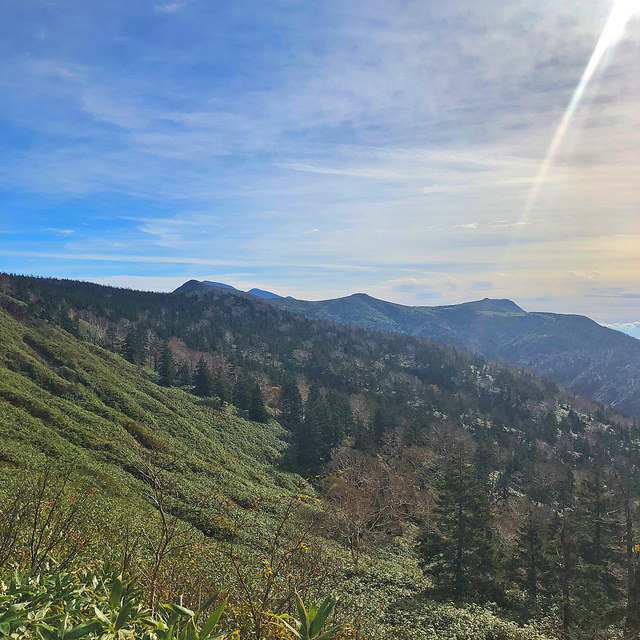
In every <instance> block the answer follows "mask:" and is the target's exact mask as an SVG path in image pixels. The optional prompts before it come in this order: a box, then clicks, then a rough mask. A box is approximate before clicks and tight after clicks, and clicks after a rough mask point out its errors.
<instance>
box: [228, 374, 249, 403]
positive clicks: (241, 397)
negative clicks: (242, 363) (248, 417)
mask: <svg viewBox="0 0 640 640" xmlns="http://www.w3.org/2000/svg"><path fill="white" fill-rule="evenodd" d="M253 387H254V383H252V381H251V379H250V378H248V377H247V376H246V375H245V374H244V373H242V374H241V375H240V377H239V378H238V380H237V381H236V383H235V385H234V387H233V396H232V400H233V404H234V405H235V406H236V407H238V409H244V410H245V411H246V410H248V409H249V406H250V404H251V399H252V394H253V390H254V389H253Z"/></svg>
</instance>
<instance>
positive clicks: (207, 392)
mask: <svg viewBox="0 0 640 640" xmlns="http://www.w3.org/2000/svg"><path fill="white" fill-rule="evenodd" d="M193 385H194V389H193V392H194V393H195V394H196V395H197V396H200V397H201V398H209V397H211V396H212V395H213V376H212V375H211V371H210V370H209V367H208V366H207V363H206V361H205V359H204V358H200V361H199V362H198V366H197V367H196V373H195V375H194V376H193Z"/></svg>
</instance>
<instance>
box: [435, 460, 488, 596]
mask: <svg viewBox="0 0 640 640" xmlns="http://www.w3.org/2000/svg"><path fill="white" fill-rule="evenodd" d="M433 515H434V523H435V525H436V530H435V531H433V532H431V533H430V534H428V535H427V536H426V539H425V541H424V542H425V544H424V551H425V555H426V560H427V562H428V565H429V567H430V569H431V573H432V575H433V579H434V581H435V582H436V583H437V584H439V585H440V586H441V587H443V588H444V589H445V590H447V591H449V592H450V593H451V594H453V595H454V596H456V597H462V596H465V595H471V594H475V595H480V594H484V595H488V593H489V592H490V591H491V587H492V584H493V582H494V581H495V578H496V577H497V576H496V573H497V567H496V559H495V558H494V553H493V539H492V533H491V511H490V507H489V502H488V500H487V498H486V495H485V493H484V492H483V491H482V489H481V487H480V485H479V483H478V481H477V478H476V474H475V470H474V468H473V465H471V464H470V463H469V462H468V461H467V460H466V456H465V454H464V453H463V451H461V450H460V451H456V452H454V453H453V456H452V459H451V460H450V463H449V464H448V466H447V468H446V469H445V470H444V472H443V473H442V475H441V480H440V482H439V495H438V500H437V504H436V508H435V510H434V513H433Z"/></svg>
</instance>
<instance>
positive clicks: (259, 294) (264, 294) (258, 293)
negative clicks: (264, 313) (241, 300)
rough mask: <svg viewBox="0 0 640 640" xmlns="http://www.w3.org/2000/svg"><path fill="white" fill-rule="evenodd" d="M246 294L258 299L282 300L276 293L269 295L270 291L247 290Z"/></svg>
mask: <svg viewBox="0 0 640 640" xmlns="http://www.w3.org/2000/svg"><path fill="white" fill-rule="evenodd" d="M247 293H250V294H251V295H252V296H256V297H258V298H264V299H265V300H273V299H275V298H282V296H279V295H278V294H277V293H271V291H265V290H264V289H255V288H254V289H249V291H247Z"/></svg>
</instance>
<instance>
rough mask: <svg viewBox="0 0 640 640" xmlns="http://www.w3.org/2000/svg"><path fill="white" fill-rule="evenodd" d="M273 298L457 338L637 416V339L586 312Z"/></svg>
mask: <svg viewBox="0 0 640 640" xmlns="http://www.w3.org/2000/svg"><path fill="white" fill-rule="evenodd" d="M273 303H274V304H277V305H278V306H280V307H282V308H285V309H289V310H290V311H295V312H297V313H302V314H304V315H306V316H308V317H310V318H316V319H322V320H333V321H335V322H340V323H346V324H358V325H361V326H365V327H369V328H372V329H380V330H383V331H392V332H396V333H404V334H408V335H412V336H417V337H422V338H435V339H436V340H440V341H441V342H445V343H447V344H455V345H460V346H462V347H465V348H466V349H470V350H471V351H474V352H476V353H479V354H481V355H483V356H485V357H487V358H494V359H495V358H498V359H504V360H507V361H509V362H513V363H515V364H518V365H522V366H526V367H529V368H531V369H532V370H533V371H535V372H536V373H537V374H539V375H542V376H544V377H545V378H548V379H549V380H552V381H554V382H557V383H558V384H561V385H563V386H565V387H568V388H569V389H571V390H572V391H573V392H574V393H576V394H578V395H581V396H584V397H587V398H591V399H593V400H596V401H598V402H602V403H604V404H608V405H611V406H612V407H615V408H616V409H618V410H621V411H625V412H628V413H632V414H636V415H640V341H639V340H637V339H636V338H632V337H631V336H628V335H626V334H623V333H621V332H619V331H615V330H613V329H609V328H607V327H603V326H602V325H599V324H598V323H596V322H594V321H593V320H591V319H590V318H587V317H586V316H580V315H567V314H559V313H543V312H526V311H524V310H523V309H521V308H520V307H519V306H518V305H517V304H515V302H513V301H511V300H491V299H489V298H485V299H484V300H477V301H474V302H466V303H463V304H457V305H447V306H440V307H411V306H405V305H401V304H395V303H392V302H386V301H384V300H378V299H377V298H373V297H371V296H368V295H366V294H354V295H351V296H347V297H345V298H336V299H334V300H322V301H319V302H306V301H303V300H287V299H280V300H275V301H273Z"/></svg>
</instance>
